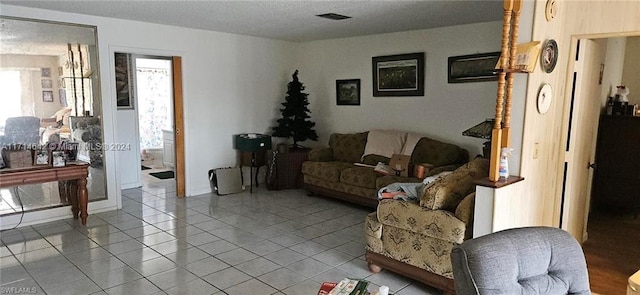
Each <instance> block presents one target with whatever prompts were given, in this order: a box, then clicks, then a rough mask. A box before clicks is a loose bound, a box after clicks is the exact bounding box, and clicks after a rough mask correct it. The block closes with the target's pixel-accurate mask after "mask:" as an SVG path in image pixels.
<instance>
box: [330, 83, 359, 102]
mask: <svg viewBox="0 0 640 295" xmlns="http://www.w3.org/2000/svg"><path fill="white" fill-rule="evenodd" d="M336 104H337V105H339V106H340V105H351V106H359V105H360V79H350V80H336Z"/></svg>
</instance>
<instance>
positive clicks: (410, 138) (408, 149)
mask: <svg viewBox="0 0 640 295" xmlns="http://www.w3.org/2000/svg"><path fill="white" fill-rule="evenodd" d="M423 137H425V136H424V135H422V134H418V133H413V132H409V133H407V140H406V141H405V143H404V147H403V148H402V152H401V154H403V155H409V156H411V154H413V149H414V148H415V147H416V145H417V144H418V141H420V139H421V138H423Z"/></svg>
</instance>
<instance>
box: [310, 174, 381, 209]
mask: <svg viewBox="0 0 640 295" xmlns="http://www.w3.org/2000/svg"><path fill="white" fill-rule="evenodd" d="M304 183H305V184H309V185H313V186H318V187H322V188H326V189H329V190H332V191H335V192H342V193H347V194H350V195H354V196H358V197H363V198H367V199H371V200H373V202H371V203H373V204H377V201H378V199H377V198H376V192H377V190H376V189H372V188H366V187H359V186H355V185H347V184H344V183H342V182H335V181H328V180H326V179H321V178H318V177H314V176H311V175H305V176H304ZM365 205H366V206H370V205H369V203H367V204H365Z"/></svg>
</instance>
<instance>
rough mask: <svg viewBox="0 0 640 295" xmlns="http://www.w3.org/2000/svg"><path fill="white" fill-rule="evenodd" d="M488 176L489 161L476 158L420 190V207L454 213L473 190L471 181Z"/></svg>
mask: <svg viewBox="0 0 640 295" xmlns="http://www.w3.org/2000/svg"><path fill="white" fill-rule="evenodd" d="M488 175H489V160H487V159H484V158H476V159H473V160H472V161H470V162H469V163H467V164H464V165H462V166H460V168H458V169H456V170H454V171H453V172H452V173H451V174H448V175H446V176H444V177H442V178H440V179H438V180H436V181H434V182H433V183H431V184H430V185H427V186H425V187H424V189H423V190H422V194H421V195H422V196H421V198H420V206H422V207H425V208H427V209H432V210H439V209H444V210H449V211H451V212H453V211H455V209H456V207H457V206H458V204H459V203H460V201H462V199H463V198H464V197H465V196H467V195H468V194H470V193H471V192H473V191H474V190H475V184H474V183H473V181H474V180H475V179H478V178H482V177H486V176H488Z"/></svg>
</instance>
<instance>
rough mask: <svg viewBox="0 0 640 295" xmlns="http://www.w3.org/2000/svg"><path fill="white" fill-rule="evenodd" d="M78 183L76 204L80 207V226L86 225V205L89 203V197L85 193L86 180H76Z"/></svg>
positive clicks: (87, 214)
mask: <svg viewBox="0 0 640 295" xmlns="http://www.w3.org/2000/svg"><path fill="white" fill-rule="evenodd" d="M77 183H78V203H79V205H80V218H81V219H82V224H83V225H86V224H87V216H89V213H87V203H88V202H89V196H88V193H87V179H86V178H81V179H78V180H77Z"/></svg>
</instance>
